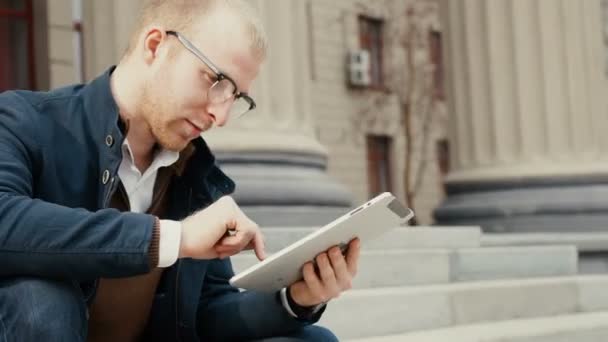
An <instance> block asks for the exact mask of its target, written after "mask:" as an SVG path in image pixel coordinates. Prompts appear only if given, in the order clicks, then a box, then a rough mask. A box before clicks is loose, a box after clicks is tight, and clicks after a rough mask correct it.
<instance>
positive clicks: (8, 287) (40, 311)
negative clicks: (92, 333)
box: [0, 278, 86, 341]
mask: <svg viewBox="0 0 608 342" xmlns="http://www.w3.org/2000/svg"><path fill="white" fill-rule="evenodd" d="M0 313H2V315H3V320H4V322H3V323H4V325H5V328H6V329H8V330H9V332H10V331H13V332H14V335H15V337H16V338H19V340H23V341H29V340H32V341H34V340H36V341H61V340H70V341H72V340H84V338H85V335H86V304H85V303H84V300H83V299H82V295H81V293H80V289H79V288H78V287H77V286H76V285H73V284H71V283H68V282H64V281H56V280H46V279H36V278H19V279H11V280H8V281H7V282H2V283H0ZM24 334H25V336H24ZM11 335H12V334H11Z"/></svg>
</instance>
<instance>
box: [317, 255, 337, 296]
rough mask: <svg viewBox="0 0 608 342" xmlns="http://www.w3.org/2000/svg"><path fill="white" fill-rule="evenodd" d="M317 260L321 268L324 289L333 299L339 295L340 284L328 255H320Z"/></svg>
mask: <svg viewBox="0 0 608 342" xmlns="http://www.w3.org/2000/svg"><path fill="white" fill-rule="evenodd" d="M316 260H317V266H318V267H319V274H321V281H322V282H323V287H324V288H325V290H326V291H327V292H329V294H330V295H331V296H332V297H334V296H337V295H339V294H340V288H339V287H338V282H337V281H336V274H335V273H334V270H333V268H332V267H331V264H330V263H329V257H328V256H327V253H321V254H319V256H318V257H317V259H316Z"/></svg>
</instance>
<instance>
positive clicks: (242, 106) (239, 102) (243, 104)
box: [230, 97, 251, 118]
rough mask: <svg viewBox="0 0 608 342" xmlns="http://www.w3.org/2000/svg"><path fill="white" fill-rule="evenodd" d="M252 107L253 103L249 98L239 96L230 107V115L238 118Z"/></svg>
mask: <svg viewBox="0 0 608 342" xmlns="http://www.w3.org/2000/svg"><path fill="white" fill-rule="evenodd" d="M249 109H251V105H250V104H249V102H247V100H245V99H244V98H242V97H239V98H238V99H236V101H234V103H233V104H232V107H230V116H231V117H233V118H238V117H240V116H242V115H243V114H245V113H247V112H248V111H249Z"/></svg>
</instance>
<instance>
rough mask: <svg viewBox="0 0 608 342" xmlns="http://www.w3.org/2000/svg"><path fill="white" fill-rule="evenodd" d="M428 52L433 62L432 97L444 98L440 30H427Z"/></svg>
mask: <svg viewBox="0 0 608 342" xmlns="http://www.w3.org/2000/svg"><path fill="white" fill-rule="evenodd" d="M429 53H430V59H431V63H432V64H433V67H434V70H433V97H434V98H435V99H437V100H445V89H444V83H443V51H442V49H441V32H439V31H431V32H429Z"/></svg>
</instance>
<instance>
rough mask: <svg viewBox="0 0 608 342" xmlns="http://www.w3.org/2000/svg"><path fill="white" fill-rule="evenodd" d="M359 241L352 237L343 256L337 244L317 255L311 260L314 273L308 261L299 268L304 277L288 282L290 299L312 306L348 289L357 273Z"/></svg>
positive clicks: (302, 304) (335, 296)
mask: <svg viewBox="0 0 608 342" xmlns="http://www.w3.org/2000/svg"><path fill="white" fill-rule="evenodd" d="M360 251H361V243H360V241H359V239H354V240H352V241H351V242H350V243H349V244H348V250H347V252H346V258H345V257H344V256H343V255H342V251H341V250H340V248H339V247H337V246H336V247H332V248H330V249H329V250H328V251H327V252H325V253H321V254H319V255H318V256H317V257H316V258H315V260H316V263H317V268H318V274H317V272H315V267H314V265H313V263H312V262H308V263H306V264H305V265H304V267H303V268H302V273H303V276H304V280H300V281H298V282H296V283H294V284H292V285H291V286H290V287H289V289H288V291H290V294H291V298H292V299H293V300H294V301H295V302H296V304H298V305H300V306H314V305H317V304H321V303H324V302H327V301H329V300H330V299H333V298H337V297H339V296H340V294H341V293H342V292H344V291H345V290H348V289H350V288H352V280H353V278H354V277H355V275H356V274H357V263H358V261H359V253H360Z"/></svg>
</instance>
